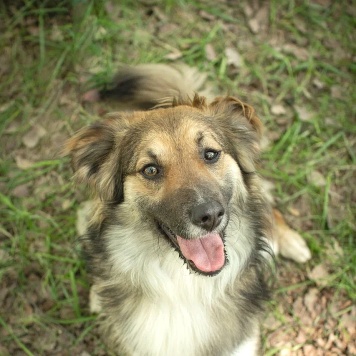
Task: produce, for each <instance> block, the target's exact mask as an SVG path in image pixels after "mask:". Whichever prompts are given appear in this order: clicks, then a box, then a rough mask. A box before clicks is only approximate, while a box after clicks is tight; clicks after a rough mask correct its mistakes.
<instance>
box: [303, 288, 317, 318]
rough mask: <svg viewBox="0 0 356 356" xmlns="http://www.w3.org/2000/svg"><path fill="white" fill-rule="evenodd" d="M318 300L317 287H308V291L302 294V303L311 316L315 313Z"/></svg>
mask: <svg viewBox="0 0 356 356" xmlns="http://www.w3.org/2000/svg"><path fill="white" fill-rule="evenodd" d="M318 300H319V290H318V289H317V288H310V289H309V290H308V293H307V294H306V295H305V296H304V305H305V306H306V308H307V309H308V311H309V312H310V314H312V315H313V316H315V314H316V312H315V305H316V303H317V302H318Z"/></svg>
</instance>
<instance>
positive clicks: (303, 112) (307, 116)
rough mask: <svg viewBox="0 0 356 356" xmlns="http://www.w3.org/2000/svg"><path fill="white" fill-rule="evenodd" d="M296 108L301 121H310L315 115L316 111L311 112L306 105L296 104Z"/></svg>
mask: <svg viewBox="0 0 356 356" xmlns="http://www.w3.org/2000/svg"><path fill="white" fill-rule="evenodd" d="M294 109H295V111H296V112H297V114H298V117H299V120H300V121H304V122H308V121H310V120H311V119H312V118H313V117H314V113H313V112H310V111H309V110H307V109H306V108H305V107H300V106H294Z"/></svg>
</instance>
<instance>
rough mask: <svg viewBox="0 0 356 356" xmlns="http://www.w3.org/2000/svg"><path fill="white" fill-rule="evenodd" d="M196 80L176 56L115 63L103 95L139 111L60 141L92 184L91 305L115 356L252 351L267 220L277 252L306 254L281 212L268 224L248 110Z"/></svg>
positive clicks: (262, 294) (79, 174)
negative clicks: (211, 94) (167, 60)
mask: <svg viewBox="0 0 356 356" xmlns="http://www.w3.org/2000/svg"><path fill="white" fill-rule="evenodd" d="M203 81H204V78H203V77H202V76H201V75H200V74H199V73H198V72H197V71H195V70H193V69H191V68H188V67H184V66H181V67H169V66H165V65H142V66H137V67H129V68H124V69H123V70H122V71H121V72H120V74H119V75H118V77H117V78H116V85H115V86H114V87H113V88H111V89H110V90H105V91H102V92H101V93H100V95H101V97H104V98H105V97H113V98H116V99H117V100H118V101H120V102H121V104H124V105H126V106H127V107H129V108H130V109H133V110H135V108H136V110H138V111H121V112H115V113H112V114H108V115H107V116H106V118H104V119H103V120H102V121H99V122H97V123H94V124H92V125H91V126H89V127H87V128H84V129H83V130H81V131H79V132H78V133H77V134H76V135H75V136H74V137H72V138H71V139H70V140H69V141H68V142H67V145H66V153H67V154H69V155H70V156H71V158H72V165H73V168H74V171H75V176H76V178H77V179H79V181H81V182H83V183H85V184H87V185H89V186H90V187H92V188H93V190H94V193H95V199H94V201H93V202H92V203H91V213H90V220H89V222H88V224H87V225H88V226H87V227H86V229H85V233H84V236H83V250H84V253H85V255H86V257H87V261H88V269H89V272H90V273H91V275H92V277H93V287H92V290H91V310H92V311H93V312H98V313H99V314H100V317H99V320H100V324H101V329H102V334H103V336H104V338H105V339H106V342H107V344H108V345H109V347H110V348H111V349H112V350H113V351H114V352H116V353H117V354H119V355H139V356H141V355H142V356H143V355H145V356H146V355H147V356H149V355H152V356H159V355H162V356H167V355H184V356H193V355H194V356H199V355H201V356H208V355H212V356H213V355H214V356H216V355H257V354H259V352H260V342H259V338H260V336H259V319H260V316H261V313H262V310H263V304H264V302H265V300H266V299H267V298H268V288H267V287H266V282H265V279H266V275H268V269H269V267H268V261H267V263H266V259H267V260H268V257H267V256H268V251H269V250H270V245H271V244H272V235H273V231H275V235H276V238H277V239H276V241H277V242H276V243H274V246H275V247H279V249H280V250H281V252H282V254H285V255H288V253H289V254H290V253H292V256H289V257H292V258H294V259H297V260H299V261H300V262H303V261H305V260H307V259H308V258H310V253H309V250H308V249H307V247H306V245H305V243H304V241H303V240H301V238H300V236H299V235H298V234H297V233H295V232H293V231H292V230H290V229H289V228H288V227H287V225H285V223H284V220H283V218H282V216H281V215H277V216H276V217H277V227H274V226H273V225H272V221H273V219H272V212H271V210H270V204H269V203H268V202H267V200H266V197H265V192H264V189H263V184H262V182H261V179H260V177H259V176H258V174H257V171H256V161H257V160H258V155H259V141H260V137H261V129H262V124H261V122H260V120H259V118H258V117H257V116H256V114H255V111H254V110H253V108H252V107H251V106H249V105H247V104H245V103H243V102H241V101H240V100H238V99H236V98H234V97H217V98H215V99H213V100H208V99H206V98H205V97H203V96H200V95H198V94H195V92H196V91H197V90H199V87H200V86H201V85H202V83H203ZM86 96H87V99H88V98H93V97H95V98H96V97H98V92H95V91H94V92H90V93H87V94H86ZM276 214H278V213H277V212H276ZM285 232H286V233H287V234H286V235H285V236H286V237H287V240H286V239H285V238H284V237H283V236H282V234H283V233H285ZM288 239H289V240H288ZM291 246H292V248H291ZM291 251H292V252H291ZM293 254H294V256H293Z"/></svg>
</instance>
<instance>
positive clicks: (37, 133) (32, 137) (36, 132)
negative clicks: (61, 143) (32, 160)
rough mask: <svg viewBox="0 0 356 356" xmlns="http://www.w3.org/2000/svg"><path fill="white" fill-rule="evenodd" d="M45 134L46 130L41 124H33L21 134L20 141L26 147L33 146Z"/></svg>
mask: <svg viewBox="0 0 356 356" xmlns="http://www.w3.org/2000/svg"><path fill="white" fill-rule="evenodd" d="M45 134H46V130H45V129H44V128H43V127H42V126H40V125H35V126H33V127H32V129H31V130H30V131H29V132H27V133H26V134H25V135H24V136H23V138H22V143H23V144H24V145H25V146H26V147H28V148H34V147H36V146H37V144H38V142H39V141H40V139H41V138H42V137H43V136H44V135H45Z"/></svg>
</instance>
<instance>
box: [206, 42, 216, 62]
mask: <svg viewBox="0 0 356 356" xmlns="http://www.w3.org/2000/svg"><path fill="white" fill-rule="evenodd" d="M205 56H206V59H207V60H208V61H214V60H215V59H216V52H215V49H214V47H213V45H212V44H211V43H208V44H207V45H206V46H205Z"/></svg>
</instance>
